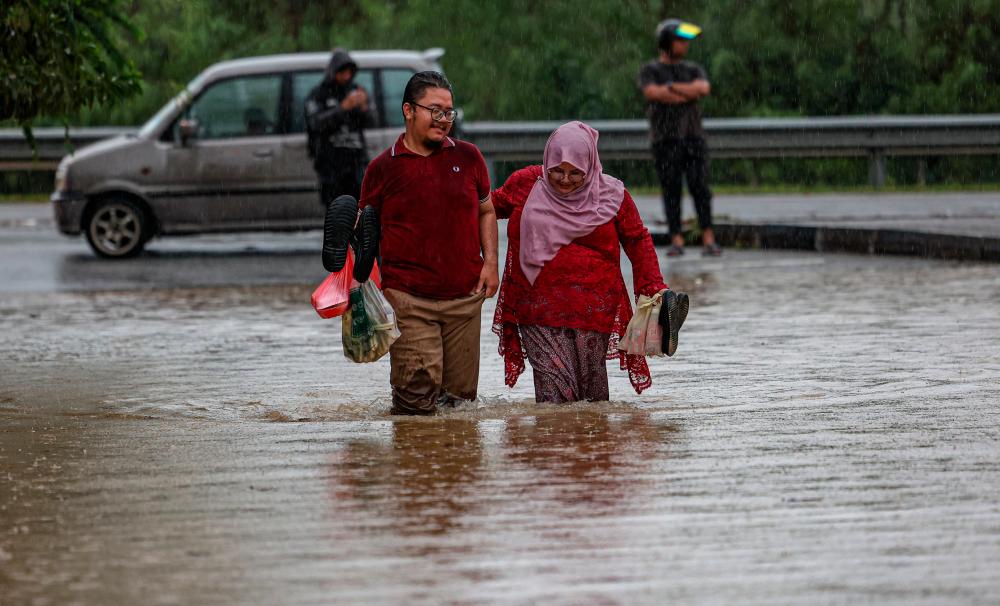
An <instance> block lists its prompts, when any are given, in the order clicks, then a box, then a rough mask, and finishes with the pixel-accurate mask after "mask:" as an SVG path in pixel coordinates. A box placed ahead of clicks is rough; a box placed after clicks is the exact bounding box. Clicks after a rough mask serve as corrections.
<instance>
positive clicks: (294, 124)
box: [289, 69, 378, 133]
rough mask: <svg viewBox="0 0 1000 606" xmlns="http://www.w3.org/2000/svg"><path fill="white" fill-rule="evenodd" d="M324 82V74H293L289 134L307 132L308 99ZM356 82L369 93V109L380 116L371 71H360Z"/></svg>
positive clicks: (316, 72) (356, 76) (355, 78)
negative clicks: (306, 111)
mask: <svg viewBox="0 0 1000 606" xmlns="http://www.w3.org/2000/svg"><path fill="white" fill-rule="evenodd" d="M322 80H323V72H322V71H315V72H296V73H294V74H292V109H291V114H292V120H291V127H290V129H289V132H292V133H304V132H305V131H306V118H305V115H306V114H305V108H306V97H308V96H309V93H311V92H312V89H314V88H316V85H317V84H319V83H320V81H322ZM354 82H355V83H356V84H357V85H358V86H360V87H361V88H363V89H365V90H366V91H368V107H369V109H371V110H372V111H374V112H375V115H378V110H377V109H376V108H375V76H374V74H372V72H371V70H367V69H359V70H358V73H357V74H356V75H355V76H354Z"/></svg>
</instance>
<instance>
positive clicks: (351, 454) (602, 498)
mask: <svg viewBox="0 0 1000 606" xmlns="http://www.w3.org/2000/svg"><path fill="white" fill-rule="evenodd" d="M674 432H676V428H675V427H673V426H671V425H669V424H665V423H658V422H656V421H654V420H652V419H651V418H650V416H649V415H648V414H646V413H642V412H627V413H608V412H606V411H597V410H591V409H577V408H567V409H565V410H557V411H551V410H545V411H542V412H539V413H537V414H518V415H517V416H513V417H509V418H507V419H504V420H488V421H480V420H474V419H463V418H440V417H439V418H416V419H395V420H393V421H392V422H391V426H390V427H389V431H388V432H386V435H384V436H383V439H377V438H373V437H368V438H365V439H362V440H356V441H353V442H351V443H349V444H348V445H347V446H346V447H345V448H343V449H341V450H340V451H338V453H337V455H336V457H335V459H334V461H333V465H332V469H333V473H332V476H331V481H332V488H331V490H332V495H333V499H334V501H335V505H334V507H335V509H337V511H338V515H341V516H342V515H344V514H348V515H350V514H351V513H354V514H357V513H359V512H362V511H366V512H371V513H373V514H374V515H376V516H378V517H379V518H380V519H381V520H382V522H381V523H380V524H379V525H378V526H382V525H388V527H389V529H391V531H392V532H393V533H397V534H399V535H402V536H413V535H442V534H445V533H449V532H451V531H454V530H455V529H458V528H461V527H463V526H464V525H465V524H466V523H467V522H469V520H470V519H475V520H477V521H481V519H482V517H481V514H486V513H489V514H491V515H492V514H498V513H510V512H511V511H516V510H518V509H519V508H523V507H535V506H539V505H540V506H542V507H551V506H552V504H553V502H555V503H556V504H565V505H573V506H574V507H582V508H584V509H587V510H589V511H590V513H593V514H599V513H602V512H603V511H604V510H606V509H607V508H608V507H610V506H615V505H618V504H621V502H623V501H627V500H628V499H629V498H630V497H631V496H632V495H634V494H636V492H637V491H641V490H643V487H644V485H645V484H646V483H647V482H648V481H649V478H650V477H651V475H652V474H650V473H649V468H650V466H651V465H653V464H654V462H656V461H658V460H660V459H662V458H663V456H664V454H665V451H666V450H667V448H668V446H669V442H670V436H671V434H673V433H674ZM469 514H473V516H474V518H469V517H467V516H468V515H469ZM364 526H365V527H367V528H371V527H372V526H373V525H372V524H364ZM469 531H470V532H472V533H473V534H475V532H476V531H475V530H474V529H469ZM473 543H474V542H473Z"/></svg>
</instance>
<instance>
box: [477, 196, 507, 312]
mask: <svg viewBox="0 0 1000 606" xmlns="http://www.w3.org/2000/svg"><path fill="white" fill-rule="evenodd" d="M479 244H480V246H482V249H483V270H482V271H481V272H480V273H479V283H478V284H477V285H476V290H475V291H474V293H473V294H475V293H480V292H483V291H484V290H485V291H486V298H487V299H488V298H490V297H492V296H493V295H495V294H496V292H497V288H499V286H500V270H499V269H498V268H497V213H496V211H495V210H494V209H493V200H492V199H491V198H490V197H487V198H486V201H485V202H482V203H480V205H479Z"/></svg>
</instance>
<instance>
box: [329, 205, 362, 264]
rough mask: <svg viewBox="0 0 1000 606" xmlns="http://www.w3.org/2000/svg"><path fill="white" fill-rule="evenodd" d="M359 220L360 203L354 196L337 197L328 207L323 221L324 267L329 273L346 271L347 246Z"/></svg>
mask: <svg viewBox="0 0 1000 606" xmlns="http://www.w3.org/2000/svg"><path fill="white" fill-rule="evenodd" d="M357 218H358V201H357V200H355V199H354V196H337V197H336V198H334V200H333V202H330V204H329V206H327V207H326V218H325V219H324V221H323V267H325V268H326V271H329V272H338V271H340V270H342V269H344V264H345V263H347V246H348V244H349V243H350V241H351V236H352V235H353V234H354V222H355V221H356V220H357Z"/></svg>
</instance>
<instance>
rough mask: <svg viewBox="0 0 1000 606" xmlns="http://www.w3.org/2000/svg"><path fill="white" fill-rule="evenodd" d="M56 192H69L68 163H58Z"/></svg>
mask: <svg viewBox="0 0 1000 606" xmlns="http://www.w3.org/2000/svg"><path fill="white" fill-rule="evenodd" d="M56 191H58V192H64V193H65V192H68V191H69V163H68V162H60V163H59V167H58V168H56Z"/></svg>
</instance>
